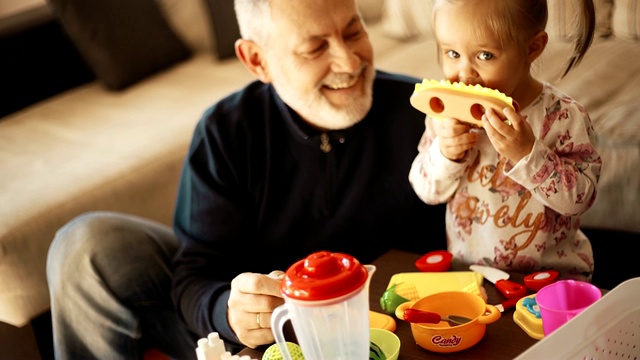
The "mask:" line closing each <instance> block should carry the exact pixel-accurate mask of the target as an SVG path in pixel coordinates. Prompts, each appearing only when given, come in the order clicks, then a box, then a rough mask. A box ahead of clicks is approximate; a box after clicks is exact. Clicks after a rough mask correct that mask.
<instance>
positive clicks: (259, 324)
mask: <svg viewBox="0 0 640 360" xmlns="http://www.w3.org/2000/svg"><path fill="white" fill-rule="evenodd" d="M256 322H257V323H258V328H260V329H262V324H261V323H260V313H256Z"/></svg>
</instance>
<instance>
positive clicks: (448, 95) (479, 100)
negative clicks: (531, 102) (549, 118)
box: [410, 79, 519, 127]
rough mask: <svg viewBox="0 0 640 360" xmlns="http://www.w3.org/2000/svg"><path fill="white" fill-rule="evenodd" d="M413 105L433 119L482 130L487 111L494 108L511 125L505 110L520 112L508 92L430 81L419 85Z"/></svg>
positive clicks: (442, 81)
mask: <svg viewBox="0 0 640 360" xmlns="http://www.w3.org/2000/svg"><path fill="white" fill-rule="evenodd" d="M410 101H411V105H412V106H413V107H414V108H416V109H418V110H420V111H422V112H423V113H425V114H427V115H429V116H431V117H433V118H454V119H458V120H460V121H464V122H466V123H470V124H472V125H475V126H478V127H482V121H481V119H482V114H484V112H485V109H489V108H490V109H493V110H494V111H495V113H496V114H498V116H500V117H501V118H502V119H503V120H505V121H506V122H507V124H508V123H509V121H508V120H507V118H506V116H504V114H503V113H502V109H504V108H505V107H510V108H512V109H514V110H515V111H516V112H517V111H519V107H518V104H517V103H516V102H515V100H513V99H512V98H511V97H509V96H507V95H505V94H504V93H502V92H500V91H498V90H494V89H490V88H486V87H484V86H480V85H466V84H463V83H460V82H454V83H452V82H450V81H449V80H440V81H438V80H428V79H424V80H423V81H422V83H419V84H416V87H415V90H414V92H413V95H411V98H410Z"/></svg>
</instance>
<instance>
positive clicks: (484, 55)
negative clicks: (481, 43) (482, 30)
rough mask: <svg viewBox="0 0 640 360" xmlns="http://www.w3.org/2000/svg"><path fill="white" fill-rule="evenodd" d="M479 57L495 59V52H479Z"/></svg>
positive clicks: (481, 58)
mask: <svg viewBox="0 0 640 360" xmlns="http://www.w3.org/2000/svg"><path fill="white" fill-rule="evenodd" d="M478 58H479V59H480V60H491V59H493V54H492V53H490V52H488V51H482V52H481V53H480V54H478Z"/></svg>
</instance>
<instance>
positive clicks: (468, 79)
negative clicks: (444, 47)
mask: <svg viewBox="0 0 640 360" xmlns="http://www.w3.org/2000/svg"><path fill="white" fill-rule="evenodd" d="M477 77H478V72H477V71H476V70H475V69H474V67H473V64H471V63H470V62H469V61H465V60H463V61H460V62H459V63H458V79H459V81H461V82H463V83H465V84H473V83H475V81H476V79H477Z"/></svg>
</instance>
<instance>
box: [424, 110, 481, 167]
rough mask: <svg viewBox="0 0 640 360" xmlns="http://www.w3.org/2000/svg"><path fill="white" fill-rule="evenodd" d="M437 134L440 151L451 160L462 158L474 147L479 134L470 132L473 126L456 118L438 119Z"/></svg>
mask: <svg viewBox="0 0 640 360" xmlns="http://www.w3.org/2000/svg"><path fill="white" fill-rule="evenodd" d="M435 123H436V135H437V136H438V138H439V139H440V152H441V153H442V155H444V156H445V157H446V158H447V159H449V160H453V161H455V160H460V159H462V158H463V157H464V156H465V155H466V153H467V150H469V149H471V148H473V147H474V146H475V145H476V141H477V140H478V136H479V135H478V134H476V133H472V132H469V131H470V130H471V126H470V125H468V124H465V123H463V122H460V121H458V120H456V119H442V120H436V121H435Z"/></svg>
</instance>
